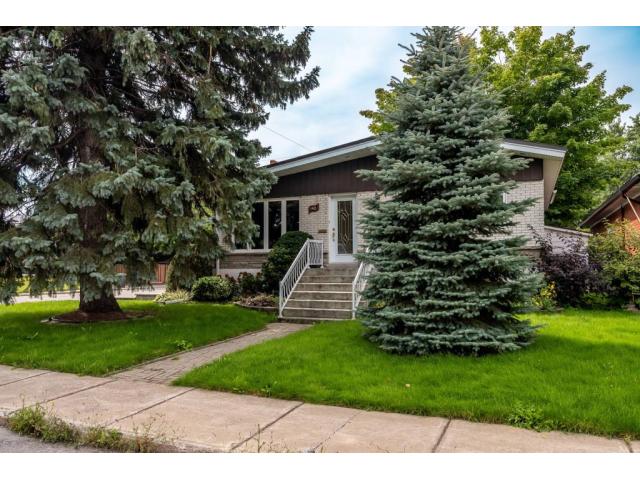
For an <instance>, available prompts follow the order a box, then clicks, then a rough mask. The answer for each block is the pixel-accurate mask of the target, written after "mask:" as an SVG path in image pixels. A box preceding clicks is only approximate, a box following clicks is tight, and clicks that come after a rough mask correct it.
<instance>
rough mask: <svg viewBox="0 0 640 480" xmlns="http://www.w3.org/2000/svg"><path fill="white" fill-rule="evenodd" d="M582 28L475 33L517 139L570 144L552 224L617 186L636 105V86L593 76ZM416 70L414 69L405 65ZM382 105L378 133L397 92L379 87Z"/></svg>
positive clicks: (475, 51)
mask: <svg viewBox="0 0 640 480" xmlns="http://www.w3.org/2000/svg"><path fill="white" fill-rule="evenodd" d="M574 36H575V30H574V29H570V30H568V31H567V32H566V33H559V34H556V35H553V36H552V37H550V38H547V39H544V38H543V31H542V27H535V26H530V27H515V28H514V29H513V30H512V31H510V32H508V33H503V32H501V31H500V30H499V29H498V28H497V27H483V28H481V29H480V35H479V41H478V43H477V45H476V44H475V43H474V42H472V41H471V40H469V43H470V47H471V62H472V64H473V65H474V68H476V69H479V70H482V71H483V72H485V80H486V81H487V82H489V83H491V84H492V85H493V87H494V88H495V89H497V90H498V91H500V92H501V93H502V106H504V107H505V108H507V111H508V113H509V114H510V122H509V126H508V128H507V131H506V135H507V136H508V137H510V138H516V139H524V140H531V141H534V142H542V143H552V144H557V145H562V146H564V147H566V148H567V154H566V157H565V160H564V163H563V167H562V171H561V172H560V177H559V178H558V185H557V189H558V191H557V193H556V195H555V198H554V201H553V204H552V205H551V207H550V209H549V210H548V211H547V212H546V219H547V221H548V222H549V223H552V224H557V225H561V226H567V227H575V226H576V225H577V224H578V223H579V222H580V221H581V220H582V219H583V218H584V216H585V215H586V214H587V213H588V212H589V211H590V210H591V209H593V208H595V207H596V206H597V205H598V204H599V202H600V201H601V200H602V198H603V197H604V196H606V194H607V193H608V192H609V191H610V190H611V189H612V188H615V187H617V176H616V175H612V171H614V170H615V169H616V168H618V164H617V162H615V161H613V162H611V161H610V160H611V159H612V158H613V154H614V153H615V152H616V151H619V149H620V148H621V147H622V144H623V141H624V137H623V135H622V133H621V132H620V130H619V129H618V128H616V123H617V122H619V121H620V115H621V114H622V113H623V112H624V111H626V110H628V109H629V105H628V104H625V103H622V101H623V99H624V97H625V96H626V95H627V94H628V93H629V92H630V91H631V88H630V87H628V86H626V85H623V86H620V87H618V88H616V89H615V90H614V91H613V92H611V93H607V90H606V89H605V80H606V78H605V72H600V73H598V74H596V75H592V74H591V73H592V72H591V71H592V68H593V65H592V64H591V63H588V62H584V61H583V57H584V55H585V53H586V52H587V50H588V49H589V46H588V45H576V43H575V39H574ZM405 73H407V75H409V76H410V75H411V68H410V67H408V68H405ZM376 103H377V106H378V112H374V111H368V110H365V111H363V112H362V114H363V115H364V116H365V117H367V118H369V119H370V120H371V124H370V127H369V129H370V130H371V132H372V133H374V134H379V133H382V132H385V131H389V130H390V129H391V128H392V126H391V125H389V124H388V123H387V122H385V121H384V120H383V117H382V116H381V113H382V112H384V111H389V110H392V109H393V108H394V92H393V91H388V90H384V89H378V90H376Z"/></svg>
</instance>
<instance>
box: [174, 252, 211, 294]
mask: <svg viewBox="0 0 640 480" xmlns="http://www.w3.org/2000/svg"><path fill="white" fill-rule="evenodd" d="M187 269H188V270H189V272H187V271H186V270H187ZM212 272H213V266H212V265H211V263H210V262H209V261H208V260H202V259H201V258H199V257H198V258H195V259H193V260H192V261H191V262H190V264H189V265H187V266H185V267H184V268H182V269H180V271H178V269H177V265H176V262H175V259H174V260H171V261H170V262H169V266H168V267H167V279H166V285H167V289H169V290H191V288H192V287H193V284H194V283H195V281H196V280H197V279H198V278H201V277H206V276H209V275H211V273H212Z"/></svg>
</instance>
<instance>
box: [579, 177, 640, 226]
mask: <svg viewBox="0 0 640 480" xmlns="http://www.w3.org/2000/svg"><path fill="white" fill-rule="evenodd" d="M639 184H640V174H635V175H633V176H632V177H631V178H629V180H627V181H626V182H624V183H623V184H622V186H620V187H619V188H618V189H617V190H616V191H615V192H613V193H612V194H611V195H609V197H608V198H607V199H606V200H605V201H604V202H602V203H601V204H600V205H598V206H597V207H596V208H595V209H594V210H593V211H592V212H591V213H590V214H589V215H588V216H587V218H585V219H584V220H583V221H582V223H580V226H581V227H587V228H592V227H594V226H596V225H597V224H598V223H600V222H601V221H603V220H604V219H605V218H607V217H609V215H611V214H612V213H613V212H614V211H615V210H616V209H618V208H620V207H621V206H623V205H624V203H626V200H623V196H625V195H627V194H628V193H629V192H631V190H633V189H634V187H638V186H640V185H639ZM639 195H640V192H635V191H634V192H633V193H632V195H631V196H632V197H633V198H636V197H637V196H639ZM616 200H621V201H623V204H622V205H614V202H615V201H616Z"/></svg>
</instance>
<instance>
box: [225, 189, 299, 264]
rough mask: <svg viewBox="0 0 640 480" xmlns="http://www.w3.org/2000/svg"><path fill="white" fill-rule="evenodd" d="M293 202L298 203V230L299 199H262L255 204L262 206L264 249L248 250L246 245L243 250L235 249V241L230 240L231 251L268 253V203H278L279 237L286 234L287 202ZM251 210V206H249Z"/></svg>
mask: <svg viewBox="0 0 640 480" xmlns="http://www.w3.org/2000/svg"><path fill="white" fill-rule="evenodd" d="M292 200H295V201H297V202H298V229H299V228H300V218H301V209H300V203H301V202H300V197H281V198H263V199H262V200H258V201H257V202H255V203H262V204H263V209H262V210H263V212H262V222H263V225H264V228H263V232H264V236H263V241H264V243H263V245H264V248H248V246H249V245H248V244H247V246H246V247H245V248H236V246H235V245H236V242H235V239H233V238H232V239H231V240H232V241H231V247H232V249H231V251H232V252H234V253H265V252H270V251H271V249H270V248H269V203H270V202H280V217H281V222H280V236H282V235H284V234H285V233H287V202H290V201H292ZM251 208H253V205H252V206H251Z"/></svg>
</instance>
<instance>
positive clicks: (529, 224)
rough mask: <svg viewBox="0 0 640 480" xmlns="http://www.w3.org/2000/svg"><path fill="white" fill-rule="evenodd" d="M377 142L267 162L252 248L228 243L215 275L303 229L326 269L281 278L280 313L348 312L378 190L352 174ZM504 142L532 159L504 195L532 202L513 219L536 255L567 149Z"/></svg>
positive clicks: (243, 265)
mask: <svg viewBox="0 0 640 480" xmlns="http://www.w3.org/2000/svg"><path fill="white" fill-rule="evenodd" d="M378 143H379V140H378V139H377V138H375V137H369V138H364V139H362V140H357V141H355V142H350V143H346V144H344V145H338V146H336V147H332V148H327V149H325V150H320V151H317V152H314V153H310V154H307V155H302V156H299V157H295V158H291V159H289V160H284V161H280V162H271V163H270V164H269V165H267V166H265V168H268V169H269V170H270V171H272V172H273V173H274V174H275V175H276V176H277V177H278V181H277V183H276V184H275V185H274V186H273V187H272V189H271V191H270V193H269V195H268V196H267V197H266V198H265V199H264V200H263V201H261V202H258V203H256V204H255V205H254V210H253V221H254V222H255V224H256V225H257V226H258V228H259V233H258V235H257V236H256V237H255V239H254V243H253V245H234V246H233V247H230V248H229V253H228V254H227V255H226V256H225V257H224V258H223V259H221V260H219V261H218V262H217V265H216V270H217V273H218V274H221V275H230V276H237V275H238V274H239V273H241V272H250V273H256V272H258V271H259V270H260V267H261V266H262V264H263V262H264V261H265V259H266V257H267V254H268V252H269V250H270V249H271V247H272V246H273V245H274V244H275V242H276V241H277V240H278V238H280V236H281V235H282V234H283V233H285V232H287V231H292V230H301V231H304V232H307V233H309V234H311V236H312V237H313V238H314V239H315V240H316V242H315V243H314V245H315V247H314V248H315V249H316V251H317V249H318V248H320V247H321V248H322V252H323V262H322V263H323V264H324V266H325V268H324V269H322V271H307V268H306V267H308V265H307V266H303V267H304V268H302V270H301V271H302V273H301V274H300V276H301V278H295V279H293V280H291V279H290V278H287V279H286V282H283V283H286V284H287V285H289V284H290V285H289V286H288V287H286V288H285V290H287V289H289V288H290V289H292V291H291V292H289V291H288V290H287V291H286V292H285V293H284V294H282V295H281V297H285V298H281V309H280V311H281V315H282V316H285V317H294V318H320V319H327V318H347V317H350V316H351V315H352V311H353V308H355V303H356V300H354V299H355V298H356V295H354V294H353V291H354V290H355V284H356V283H357V281H358V280H359V274H358V275H356V272H357V269H358V265H357V264H355V263H354V262H355V258H354V253H356V252H357V251H359V250H361V249H362V248H363V245H364V243H363V239H362V236H361V234H360V231H359V228H358V221H359V218H360V216H361V215H362V212H363V211H364V200H365V199H366V198H369V197H371V196H373V195H374V194H375V192H376V191H377V190H378V187H377V186H376V184H375V183H374V182H373V181H370V180H363V179H362V178H360V177H358V176H357V175H356V174H355V172H356V171H357V170H366V169H375V168H377V158H376V156H375V150H374V149H375V147H376V145H378ZM502 147H503V148H504V149H505V150H506V151H508V152H510V153H512V154H513V155H516V156H522V157H526V158H530V159H531V161H530V163H529V166H528V167H527V168H526V169H524V170H522V171H520V172H518V174H517V175H516V176H515V180H516V181H517V187H516V188H515V189H514V190H512V191H511V192H509V193H508V194H507V195H505V201H510V200H520V199H524V198H534V199H536V200H537V201H536V202H535V204H534V205H533V206H532V207H530V208H529V209H528V210H527V212H526V213H524V214H521V215H518V216H517V217H516V219H515V221H516V226H515V228H514V230H513V232H512V233H514V234H518V235H522V236H525V237H526V238H527V239H528V241H527V243H526V245H525V247H524V249H523V250H524V251H525V253H527V254H530V255H533V256H536V255H538V253H539V250H540V246H539V245H538V243H537V242H536V239H535V235H534V232H535V234H538V235H545V234H548V233H550V231H548V230H545V226H544V212H545V210H546V209H547V208H548V207H549V205H550V203H551V202H552V200H553V195H554V190H555V185H556V180H557V178H558V174H559V173H560V168H561V166H562V162H563V160H564V156H565V152H566V150H565V148H563V147H559V146H556V145H546V144H540V143H533V142H528V141H522V140H504V141H503V143H502ZM569 232H570V231H569ZM554 233H557V232H554ZM320 242H321V243H320ZM305 272H306V273H305ZM356 277H358V278H356ZM354 279H355V280H354ZM352 284H353V285H354V287H353V289H352ZM293 290H295V291H293ZM322 292H326V293H327V294H324V293H322ZM329 294H331V295H329Z"/></svg>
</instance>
